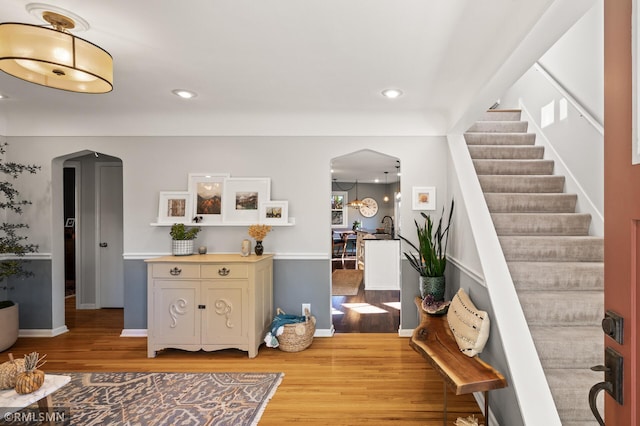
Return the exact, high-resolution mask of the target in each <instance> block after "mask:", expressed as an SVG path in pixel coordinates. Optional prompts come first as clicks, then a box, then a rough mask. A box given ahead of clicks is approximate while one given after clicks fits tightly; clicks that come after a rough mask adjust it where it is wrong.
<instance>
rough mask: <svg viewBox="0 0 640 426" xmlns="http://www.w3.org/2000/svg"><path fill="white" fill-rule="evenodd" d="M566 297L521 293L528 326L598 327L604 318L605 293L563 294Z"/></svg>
mask: <svg viewBox="0 0 640 426" xmlns="http://www.w3.org/2000/svg"><path fill="white" fill-rule="evenodd" d="M562 293H563V296H564V295H566V296H564V297H559V298H556V297H553V296H555V293H550V292H546V293H545V292H540V291H531V292H520V293H518V297H519V298H520V303H521V304H522V310H523V311H524V316H525V318H526V319H527V323H529V325H530V326H532V325H550V326H553V325H559V324H571V325H573V326H586V325H589V326H594V327H598V326H599V325H600V323H601V322H602V318H604V296H603V294H602V293H601V292H586V291H581V292H562Z"/></svg>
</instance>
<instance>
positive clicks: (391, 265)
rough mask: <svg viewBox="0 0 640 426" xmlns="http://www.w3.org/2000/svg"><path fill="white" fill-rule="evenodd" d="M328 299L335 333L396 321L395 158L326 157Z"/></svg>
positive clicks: (376, 328)
mask: <svg viewBox="0 0 640 426" xmlns="http://www.w3.org/2000/svg"><path fill="white" fill-rule="evenodd" d="M331 176H332V182H331V186H332V197H331V239H332V253H331V287H332V288H331V293H332V296H331V303H332V322H333V326H334V329H335V331H336V332H337V333H341V332H345V333H348V332H361V333H368V332H371V333H385V332H389V333H395V332H397V331H398V328H399V323H400V242H399V240H398V239H397V233H398V229H399V225H400V224H399V221H398V220H397V219H398V218H399V203H400V198H399V187H400V161H399V159H398V158H396V157H392V156H389V155H385V154H382V153H379V152H375V151H372V150H361V151H357V152H354V153H351V154H347V155H344V156H341V157H336V158H333V159H332V160H331Z"/></svg>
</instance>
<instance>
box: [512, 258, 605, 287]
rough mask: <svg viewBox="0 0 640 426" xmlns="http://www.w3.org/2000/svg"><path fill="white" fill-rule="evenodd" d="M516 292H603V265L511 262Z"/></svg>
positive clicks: (599, 263)
mask: <svg viewBox="0 0 640 426" xmlns="http://www.w3.org/2000/svg"><path fill="white" fill-rule="evenodd" d="M508 266H509V271H510V272H511V278H512V279H513V283H514V285H515V286H516V290H517V291H522V290H543V291H544V290H546V291H549V290H555V291H563V290H587V291H602V290H604V263H602V262H509V263H508Z"/></svg>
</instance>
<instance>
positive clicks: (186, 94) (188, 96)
mask: <svg viewBox="0 0 640 426" xmlns="http://www.w3.org/2000/svg"><path fill="white" fill-rule="evenodd" d="M171 93H173V94H174V95H176V96H180V97H181V98H182V99H191V98H195V97H196V96H198V94H197V93H196V92H191V91H189V90H184V89H176V90H172V91H171Z"/></svg>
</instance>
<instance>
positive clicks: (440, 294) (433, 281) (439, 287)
mask: <svg viewBox="0 0 640 426" xmlns="http://www.w3.org/2000/svg"><path fill="white" fill-rule="evenodd" d="M445 285H446V283H445V279H444V276H442V277H420V296H421V297H422V298H423V299H424V298H425V297H426V296H427V295H428V294H430V295H432V296H433V298H434V299H435V301H436V302H440V301H443V300H444V290H445Z"/></svg>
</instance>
